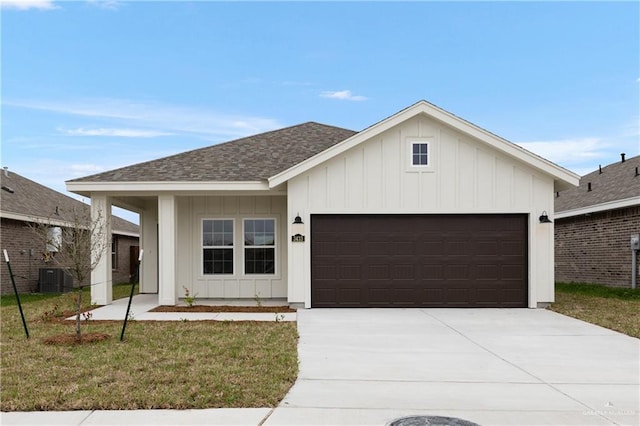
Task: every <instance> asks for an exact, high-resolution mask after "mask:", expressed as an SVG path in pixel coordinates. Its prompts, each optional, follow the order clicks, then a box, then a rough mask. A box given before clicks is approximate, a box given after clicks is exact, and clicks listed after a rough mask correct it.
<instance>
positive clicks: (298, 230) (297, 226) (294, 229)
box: [291, 213, 304, 243]
mask: <svg viewBox="0 0 640 426" xmlns="http://www.w3.org/2000/svg"><path fill="white" fill-rule="evenodd" d="M291 233H292V234H293V235H292V236H291V241H292V242H294V243H303V242H304V222H303V221H302V218H301V217H300V213H298V215H297V216H296V218H295V219H293V223H292V224H291Z"/></svg>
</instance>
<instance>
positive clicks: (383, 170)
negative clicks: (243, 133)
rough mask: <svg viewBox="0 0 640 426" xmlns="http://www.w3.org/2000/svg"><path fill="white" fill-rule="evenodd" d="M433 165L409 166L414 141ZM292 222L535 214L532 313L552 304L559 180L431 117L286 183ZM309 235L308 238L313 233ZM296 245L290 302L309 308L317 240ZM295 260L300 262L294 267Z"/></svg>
mask: <svg viewBox="0 0 640 426" xmlns="http://www.w3.org/2000/svg"><path fill="white" fill-rule="evenodd" d="M412 141H416V142H422V141H425V142H429V149H430V156H431V158H430V160H429V161H430V165H429V167H425V168H418V167H412V166H411V165H410V151H409V150H410V149H411V142H412ZM287 185H288V186H287V193H288V216H289V217H293V216H295V215H296V214H297V213H298V212H299V213H300V215H301V216H302V218H303V221H304V222H305V223H306V224H307V228H306V229H307V230H309V229H310V221H311V215H312V214H314V213H328V214H340V213H344V214H357V213H379V214H380V213H381V214H384V213H389V214H392V213H395V214H402V213H414V214H415V213H424V214H443V213H459V214H465V213H525V214H529V235H528V239H529V283H530V285H529V287H530V288H529V306H530V307H536V306H537V303H538V302H551V301H553V300H552V299H553V225H552V224H540V223H539V222H538V217H539V216H540V214H541V213H542V212H543V211H547V213H548V214H549V215H550V216H552V215H553V194H554V192H553V191H554V190H553V187H554V186H553V185H554V182H553V178H552V177H551V176H548V175H545V174H543V173H540V172H537V171H535V170H534V169H533V168H531V167H529V166H528V165H527V164H526V163H524V162H522V161H520V160H517V159H513V158H511V157H508V156H506V155H505V154H503V153H501V152H499V151H497V150H495V149H494V148H492V147H490V146H489V145H487V144H485V143H484V142H481V141H478V140H475V139H473V138H471V137H469V136H467V135H464V134H462V133H460V132H458V131H456V130H455V129H453V128H451V127H449V126H447V125H444V124H440V123H438V122H436V121H434V120H432V119H430V118H428V117H425V116H420V117H414V118H412V119H409V120H407V121H405V122H404V123H402V124H399V125H397V126H395V127H393V128H391V129H389V130H387V131H385V132H383V133H380V134H379V135H376V136H374V137H372V138H371V139H369V140H367V141H365V142H362V143H361V144H359V145H358V146H356V147H354V148H352V149H350V150H348V151H346V152H344V153H342V154H340V155H337V156H336V157H333V158H332V159H330V160H328V161H326V162H325V163H322V164H320V165H318V166H316V167H314V168H312V169H311V170H309V171H308V172H306V173H303V174H301V175H299V176H296V177H295V178H293V179H291V180H290V181H288V183H287ZM307 234H309V233H308V231H307ZM311 238H313V236H311V235H307V242H306V243H304V244H301V243H291V242H289V253H290V255H291V262H290V269H289V277H290V283H289V302H292V303H304V304H305V306H306V307H310V288H311V276H310V272H309V271H310V270H311V269H310V262H311V253H310V242H309V241H310V239H311ZM294 259H295V260H294Z"/></svg>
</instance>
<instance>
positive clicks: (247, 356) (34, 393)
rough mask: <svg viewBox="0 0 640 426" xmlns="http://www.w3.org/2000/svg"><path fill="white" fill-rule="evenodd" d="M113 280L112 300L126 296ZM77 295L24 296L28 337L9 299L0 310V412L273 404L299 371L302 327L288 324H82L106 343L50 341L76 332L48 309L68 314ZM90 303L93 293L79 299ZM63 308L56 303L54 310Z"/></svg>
mask: <svg viewBox="0 0 640 426" xmlns="http://www.w3.org/2000/svg"><path fill="white" fill-rule="evenodd" d="M130 289H131V287H130V286H129V285H123V286H114V298H117V297H118V296H119V297H122V296H125V297H127V296H128V295H129V292H130ZM73 297H74V296H73V294H64V295H53V296H52V295H24V296H23V297H21V301H22V302H23V309H24V312H25V316H26V318H27V324H28V326H29V332H30V335H31V338H30V339H26V338H25V335H24V330H23V328H22V323H21V321H20V315H19V313H18V308H17V306H16V305H15V302H14V301H13V300H12V299H13V296H11V297H8V296H3V297H2V300H1V306H0V323H1V324H0V325H1V338H0V350H1V352H2V360H1V371H0V373H1V374H0V384H1V394H0V409H1V410H2V411H31V410H93V409H150V408H180V409H187V408H212V407H274V406H276V405H277V404H278V402H279V401H280V400H281V399H282V398H283V397H284V395H285V394H286V393H287V391H288V390H289V388H290V387H291V385H292V384H293V382H294V381H295V379H296V376H297V372H298V359H297V339H298V335H297V330H296V325H295V323H290V322H287V323H285V322H265V323H258V322H214V321H188V322H152V321H149V322H144V321H140V322H138V321H132V322H129V324H128V326H127V334H126V339H125V341H124V342H122V343H121V342H120V341H119V336H120V331H121V329H122V323H121V322H119V321H104V322H102V321H100V322H98V321H93V322H84V324H83V332H84V333H88V332H89V333H106V334H108V335H109V336H110V337H109V338H108V339H107V340H105V341H102V342H97V343H92V344H83V345H48V344H45V343H43V341H44V339H46V338H49V337H51V336H55V335H58V334H72V333H73V332H74V326H73V321H64V322H61V321H60V319H59V318H57V317H55V316H54V315H45V312H54V311H56V310H57V311H60V312H63V311H70V310H72V309H73ZM83 300H84V301H85V302H86V303H85V306H88V304H89V295H88V294H86V295H83ZM56 306H57V308H56Z"/></svg>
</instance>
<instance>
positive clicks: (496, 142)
mask: <svg viewBox="0 0 640 426" xmlns="http://www.w3.org/2000/svg"><path fill="white" fill-rule="evenodd" d="M420 114H424V115H427V116H429V117H431V118H433V119H435V120H438V121H440V122H442V123H444V124H446V125H448V126H451V127H453V128H454V129H457V130H459V131H461V132H463V133H466V134H468V135H469V136H471V137H473V138H476V139H478V140H480V141H482V142H484V143H486V144H488V145H490V146H491V147H493V148H495V149H497V150H498V151H500V152H502V153H504V154H506V155H508V156H510V157H512V158H515V159H517V160H520V161H522V162H524V163H526V164H528V165H530V166H531V167H534V168H536V169H538V170H540V171H542V172H544V173H546V174H548V175H551V176H553V178H554V180H555V181H559V182H560V183H561V184H562V183H564V184H565V185H567V186H571V185H573V186H578V183H579V182H580V176H578V175H577V174H575V173H573V172H571V171H569V170H567V169H565V168H563V167H560V166H558V165H556V164H554V163H552V162H550V161H548V160H546V159H544V158H542V157H540V156H538V155H535V154H533V153H531V152H529V151H527V150H526V149H524V148H522V147H520V146H518V145H516V144H514V143H511V142H509V141H507V140H506V139H502V138H500V137H498V136H496V135H494V134H493V133H490V132H487V131H486V130H484V129H481V128H480V127H477V126H475V125H473V124H471V123H469V122H468V121H465V120H463V119H461V118H459V117H456V116H455V115H453V114H451V113H449V112H447V111H445V110H443V109H440V108H438V107H436V106H435V105H433V104H430V103H428V102H426V101H420V102H418V103H416V104H414V105H412V106H410V107H408V108H406V109H404V110H402V111H400V112H398V113H397V114H395V115H392V116H391V117H388V118H386V119H384V120H382V121H380V122H378V123H376V124H374V125H373V126H371V127H368V128H367V129H365V130H363V131H361V132H360V133H357V134H355V135H353V136H351V137H350V138H348V139H345V140H344V141H342V142H340V143H338V144H336V145H334V146H332V147H330V148H327V149H326V150H324V151H322V152H321V153H319V154H317V155H315V156H313V157H311V158H309V159H307V160H305V161H302V162H301V163H298V164H296V165H295V166H293V167H291V168H289V169H287V170H285V171H283V172H280V173H278V174H277V175H274V176H271V177H270V178H269V179H268V181H269V187H271V188H273V187H276V186H278V185H280V184H282V183H284V182H286V181H288V180H290V179H292V178H294V177H296V176H298V175H300V174H302V173H304V172H306V171H308V170H310V169H311V168H313V167H315V166H317V165H319V164H321V163H324V162H325V161H327V160H329V159H331V158H333V157H335V156H337V155H339V154H342V153H343V152H345V151H347V150H349V149H351V148H353V147H354V146H356V145H358V144H360V143H362V142H364V141H366V140H369V139H371V138H372V137H375V136H376V135H379V134H380V133H382V132H385V131H386V130H389V129H391V128H392V127H394V126H397V125H398V124H401V123H403V122H405V121H406V120H409V119H411V118H413V117H415V116H417V115H420Z"/></svg>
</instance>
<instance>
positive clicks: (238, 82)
mask: <svg viewBox="0 0 640 426" xmlns="http://www.w3.org/2000/svg"><path fill="white" fill-rule="evenodd" d="M0 4H1V9H0V14H1V15H0V20H1V21H0V27H1V32H0V36H1V39H0V40H1V68H0V72H1V74H0V79H1V92H0V100H1V110H0V114H1V129H0V141H1V143H2V149H1V163H2V166H6V167H8V168H9V170H10V171H15V172H16V173H19V174H21V175H23V176H25V177H27V178H29V179H32V180H34V181H37V182H39V183H41V184H43V185H46V186H48V187H50V188H52V189H55V190H57V191H60V192H63V193H66V194H67V195H72V196H74V197H76V198H79V197H78V196H75V195H74V194H70V193H67V192H66V190H65V184H64V182H65V181H66V180H69V179H73V178H77V177H82V176H87V175H90V174H94V173H98V172H101V171H106V170H111V169H114V168H118V167H122V166H126V165H131V164H135V163H139V162H142V161H147V160H151V159H155V158H160V157H164V156H167V155H172V154H175V153H179V152H182V151H186V150H191V149H195V148H200V147H204V146H209V145H213V144H216V143H220V142H225V141H229V140H233V139H237V138H239V137H242V136H248V135H252V134H257V133H261V132H264V131H268V130H273V129H278V128H282V127H286V126H290V125H295V124H299V123H303V122H307V121H316V122H319V123H324V124H330V125H334V126H339V127H344V128H348V129H352V130H362V129H364V128H366V127H368V126H370V125H372V124H374V123H376V122H378V121H380V120H382V119H384V118H386V117H388V116H390V115H393V114H395V113H396V112H398V111H400V110H402V109H404V108H406V107H407V106H409V105H412V104H414V103H415V102H417V101H419V100H423V99H424V100H427V101H429V102H431V103H433V104H435V105H437V106H439V107H441V108H443V109H445V110H447V111H449V112H451V113H453V114H455V115H457V116H459V117H462V118H464V119H466V120H468V121H470V122H472V123H474V124H476V125H478V126H480V127H482V128H484V129H486V130H488V131H490V132H492V133H495V134H497V135H499V136H501V137H503V138H505V139H507V140H509V141H511V142H514V143H516V144H519V145H521V146H523V147H524V148H526V149H529V150H530V151H532V152H534V153H536V154H539V155H541V156H543V157H545V158H547V159H549V160H551V161H553V162H555V163H556V164H558V165H560V166H563V167H565V168H567V169H569V170H571V171H573V172H576V173H578V174H580V175H583V174H586V173H588V172H590V171H593V170H595V169H597V168H598V165H600V164H602V165H603V166H604V165H607V164H611V163H614V162H616V161H619V159H620V153H622V152H624V153H626V154H627V158H629V157H632V156H636V155H638V154H640V125H639V120H640V111H639V110H640V3H639V2H635V1H634V2H617V3H616V2H566V3H559V2H415V1H414V2H314V3H311V2H267V1H262V2H205V1H195V2H181V1H180V2H178V1H175V2H150V1H136V2H126V1H122V2H121V1H66V2H58V1H47V0H33V1H32V0H0ZM116 214H119V215H121V216H123V217H125V218H127V219H130V220H132V221H137V218H136V217H135V215H129V214H126V213H124V212H122V211H119V212H117V213H116Z"/></svg>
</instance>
